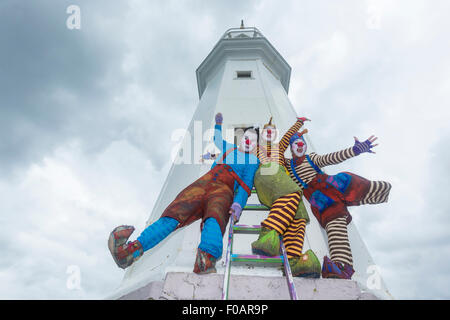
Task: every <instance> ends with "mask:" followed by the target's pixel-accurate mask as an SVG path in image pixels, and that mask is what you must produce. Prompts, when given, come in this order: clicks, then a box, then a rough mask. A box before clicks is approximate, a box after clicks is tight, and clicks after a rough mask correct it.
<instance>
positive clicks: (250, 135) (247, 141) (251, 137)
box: [239, 131, 258, 152]
mask: <svg viewBox="0 0 450 320" xmlns="http://www.w3.org/2000/svg"><path fill="white" fill-rule="evenodd" d="M257 143H258V135H257V134H256V133H254V132H251V131H245V133H244V135H243V136H242V139H241V143H240V144H239V149H241V151H244V152H252V151H253V150H254V149H255V148H256V145H257Z"/></svg>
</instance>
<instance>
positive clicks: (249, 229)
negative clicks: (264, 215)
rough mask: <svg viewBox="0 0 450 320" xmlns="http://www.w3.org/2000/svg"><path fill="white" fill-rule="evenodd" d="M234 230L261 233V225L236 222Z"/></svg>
mask: <svg viewBox="0 0 450 320" xmlns="http://www.w3.org/2000/svg"><path fill="white" fill-rule="evenodd" d="M233 231H234V232H236V233H259V232H260V231H261V226H260V225H245V224H235V225H234V227H233Z"/></svg>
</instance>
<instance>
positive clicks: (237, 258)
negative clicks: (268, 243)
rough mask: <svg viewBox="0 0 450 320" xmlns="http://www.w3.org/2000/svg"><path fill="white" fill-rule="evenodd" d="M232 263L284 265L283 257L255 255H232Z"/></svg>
mask: <svg viewBox="0 0 450 320" xmlns="http://www.w3.org/2000/svg"><path fill="white" fill-rule="evenodd" d="M231 261H232V262H256V263H277V264H282V263H283V257H282V256H274V257H269V256H260V255H253V254H231Z"/></svg>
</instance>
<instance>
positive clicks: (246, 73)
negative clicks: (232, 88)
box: [236, 71, 252, 79]
mask: <svg viewBox="0 0 450 320" xmlns="http://www.w3.org/2000/svg"><path fill="white" fill-rule="evenodd" d="M236 77H237V78H238V79H251V78H252V72H251V71H236Z"/></svg>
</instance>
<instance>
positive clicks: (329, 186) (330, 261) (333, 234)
mask: <svg viewBox="0 0 450 320" xmlns="http://www.w3.org/2000/svg"><path fill="white" fill-rule="evenodd" d="M306 132H307V130H304V131H303V132H301V133H296V134H294V135H293V136H292V137H291V138H290V141H289V143H290V147H291V153H292V159H286V166H287V168H288V170H289V174H290V176H291V178H292V179H293V180H294V181H295V182H296V183H297V184H298V186H299V187H300V188H301V189H303V194H304V196H305V197H306V199H308V201H309V203H310V206H311V210H312V212H313V213H314V216H315V217H316V218H317V220H318V221H319V223H320V225H321V226H322V227H323V228H324V229H325V230H326V232H327V236H328V246H329V249H330V256H331V257H330V258H328V257H327V256H325V257H324V261H323V265H322V277H323V278H339V279H351V277H352V275H353V273H354V272H355V271H354V269H353V259H352V252H351V249H350V242H349V240H348V233H347V224H348V223H350V221H351V215H350V213H349V212H348V210H347V207H348V206H359V205H361V204H377V203H383V202H387V200H388V196H389V191H390V190H391V185H390V184H389V183H388V182H385V181H369V180H367V179H365V178H362V177H360V176H357V175H356V174H353V173H350V172H341V173H338V174H336V175H331V176H330V175H327V174H325V173H324V172H322V170H321V169H320V168H322V167H325V166H328V165H334V164H338V163H341V162H343V161H345V160H347V159H350V158H352V157H355V156H358V155H360V154H361V153H364V152H369V153H375V152H373V151H372V148H373V147H375V146H377V144H372V143H373V142H374V141H375V140H376V139H377V138H376V137H374V136H371V137H369V138H368V139H367V140H366V141H364V142H360V141H359V140H358V139H357V138H356V137H354V139H355V144H354V146H353V147H350V148H347V149H344V150H342V151H338V152H333V153H329V154H325V155H317V154H316V153H314V152H311V153H310V154H306V151H307V144H306V141H305V139H304V137H303V134H304V133H306Z"/></svg>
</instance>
